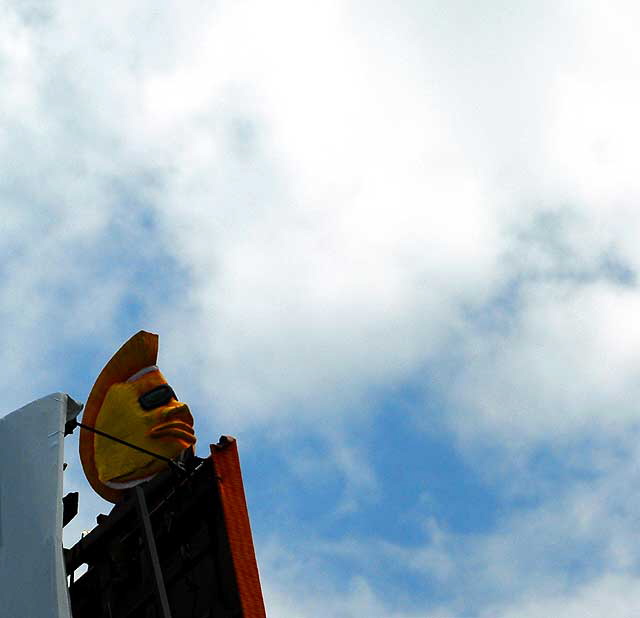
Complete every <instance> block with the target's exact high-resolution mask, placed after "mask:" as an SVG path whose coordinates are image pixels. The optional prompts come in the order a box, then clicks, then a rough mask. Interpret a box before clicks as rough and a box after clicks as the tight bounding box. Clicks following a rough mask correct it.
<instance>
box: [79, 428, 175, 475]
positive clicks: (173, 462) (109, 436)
mask: <svg viewBox="0 0 640 618" xmlns="http://www.w3.org/2000/svg"><path fill="white" fill-rule="evenodd" d="M69 424H71V425H72V428H71V431H73V429H74V428H75V427H80V428H81V429H86V430H87V431H91V432H93V433H96V434H98V435H99V436H103V437H104V438H109V440H113V441H114V442H118V444H123V445H124V446H128V447H129V448H132V449H135V450H136V451H140V452H141V453H146V454H147V455H151V457H155V458H156V459H159V460H160V461H165V462H167V463H168V464H169V466H171V467H172V468H173V469H174V470H177V471H179V472H181V473H183V472H186V470H185V469H184V467H183V466H182V464H181V463H179V462H177V461H174V460H173V459H170V458H169V457H165V456H164V455H159V454H158V453H154V452H152V451H148V450H147V449H146V448H142V447H141V446H136V445H135V444H131V443H130V442H126V441H125V440H122V439H121V438H116V437H115V436H112V435H110V434H108V433H105V432H104V431H100V430H99V429H96V428H95V427H89V425H84V424H82V423H80V422H79V421H77V420H75V419H74V420H73V421H72V422H71V421H70V422H69V423H67V425H69Z"/></svg>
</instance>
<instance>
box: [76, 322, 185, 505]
mask: <svg viewBox="0 0 640 618" xmlns="http://www.w3.org/2000/svg"><path fill="white" fill-rule="evenodd" d="M157 345H158V337H157V335H153V334H151V333H146V332H144V331H140V332H139V333H137V334H136V335H134V336H133V337H132V338H131V339H129V341H127V342H126V343H125V344H124V345H123V346H122V348H120V350H118V352H117V353H116V354H115V355H114V357H113V358H112V359H111V360H110V361H109V363H107V365H106V366H105V368H104V369H103V370H102V373H101V374H100V376H99V377H98V380H96V383H95V385H94V387H93V389H92V391H91V394H90V395H89V399H88V401H87V406H86V408H85V413H84V415H83V424H85V425H89V426H93V427H94V428H95V429H96V430H98V431H102V432H104V433H107V434H109V435H110V436H115V437H117V438H120V439H121V440H125V441H126V442H129V443H130V444H134V445H136V446H139V447H141V448H144V449H146V450H147V451H150V452H152V453H156V454H158V455H162V456H163V457H168V458H169V459H174V458H175V457H177V456H178V455H179V454H180V453H181V452H182V451H184V449H186V448H190V447H192V446H193V445H194V444H195V442H196V438H195V434H194V431H193V417H192V416H191V412H190V411H189V408H188V407H187V405H186V404H184V403H182V402H180V401H178V400H177V398H176V395H175V393H174V392H173V389H172V388H171V387H170V386H169V384H167V381H166V380H165V378H164V376H163V375H162V373H161V372H160V370H159V369H158V367H157V366H156V365H155V362H156V358H157ZM80 456H81V460H82V465H83V468H84V471H85V474H86V476H87V479H88V480H89V482H90V483H91V485H92V486H93V488H94V489H95V490H96V491H97V492H98V493H99V494H100V495H101V496H102V497H103V498H105V499H107V500H110V501H111V502H116V501H117V500H119V499H120V497H121V496H122V492H123V491H124V490H125V489H126V488H128V487H132V486H133V485H136V484H137V483H140V482H142V481H144V480H146V479H148V478H150V477H151V476H153V475H154V474H157V473H158V472H160V471H162V470H164V469H166V468H167V462H166V461H162V460H160V459H158V458H155V457H153V456H152V455H148V454H146V453H143V452H141V451H137V450H135V449H132V448H130V447H128V446H125V445H122V444H119V443H118V442H114V441H113V440H110V439H109V438H106V437H103V436H100V435H98V434H94V433H93V432H90V431H87V430H81V432H80Z"/></svg>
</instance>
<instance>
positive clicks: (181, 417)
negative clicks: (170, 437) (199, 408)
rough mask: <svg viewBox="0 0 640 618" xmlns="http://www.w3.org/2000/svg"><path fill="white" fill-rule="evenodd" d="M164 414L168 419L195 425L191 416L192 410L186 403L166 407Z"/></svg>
mask: <svg viewBox="0 0 640 618" xmlns="http://www.w3.org/2000/svg"><path fill="white" fill-rule="evenodd" d="M163 416H164V418H165V420H167V421H182V422H184V423H188V424H189V425H192V426H193V416H191V410H189V406H188V405H187V404H186V403H177V404H176V405H173V406H168V407H167V408H165V410H164V414H163Z"/></svg>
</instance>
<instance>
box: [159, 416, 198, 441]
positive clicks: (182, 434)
mask: <svg viewBox="0 0 640 618" xmlns="http://www.w3.org/2000/svg"><path fill="white" fill-rule="evenodd" d="M149 436H150V437H152V438H168V437H171V438H177V439H178V440H184V441H185V442H189V443H190V444H192V443H193V442H195V441H196V438H195V434H194V432H193V427H191V425H188V424H187V423H185V422H183V421H179V420H172V421H167V422H166V423H161V424H160V425H156V426H155V427H154V428H153V429H152V430H151V431H150V432H149Z"/></svg>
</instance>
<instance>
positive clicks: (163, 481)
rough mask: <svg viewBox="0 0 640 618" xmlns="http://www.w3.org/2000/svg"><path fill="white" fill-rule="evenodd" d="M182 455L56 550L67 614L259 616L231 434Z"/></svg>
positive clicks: (76, 617) (84, 617)
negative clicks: (65, 580) (202, 450)
mask: <svg viewBox="0 0 640 618" xmlns="http://www.w3.org/2000/svg"><path fill="white" fill-rule="evenodd" d="M183 463H184V470H180V469H169V470H167V471H166V472H164V473H162V474H159V475H158V476H156V477H155V478H154V479H152V480H151V481H149V482H147V483H144V484H142V485H138V486H137V487H135V488H133V489H131V490H129V492H128V494H127V497H126V499H125V500H124V501H123V502H120V503H118V504H117V505H116V506H115V507H114V508H113V510H112V511H111V513H110V514H109V515H99V516H98V525H97V526H96V527H95V528H94V529H93V530H92V531H91V532H90V533H89V534H88V535H87V536H85V537H83V538H82V539H81V540H80V541H79V542H78V543H76V545H74V546H73V547H71V548H70V549H66V550H65V564H66V569H67V573H68V575H69V577H70V585H69V595H70V599H71V609H72V613H73V618H214V617H215V618H264V617H265V616H266V614H265V610H264V604H263V600H262V592H261V589H260V581H259V576H258V568H257V564H256V560H255V552H254V548H253V540H252V537H251V528H250V525H249V517H248V513H247V508H246V501H245V496H244V488H243V484H242V475H241V472H240V464H239V460H238V453H237V447H236V442H235V440H234V439H233V438H228V437H225V436H223V437H222V438H221V439H220V442H219V443H218V444H216V445H212V447H211V456H210V457H208V458H206V459H200V458H197V457H192V458H190V459H188V460H186V461H185V462H183ZM82 564H86V565H87V567H88V568H87V571H86V572H85V573H84V574H83V575H82V576H81V577H79V578H78V579H75V578H74V573H75V571H76V570H77V569H78V568H79V567H80V566H81V565H82Z"/></svg>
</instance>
